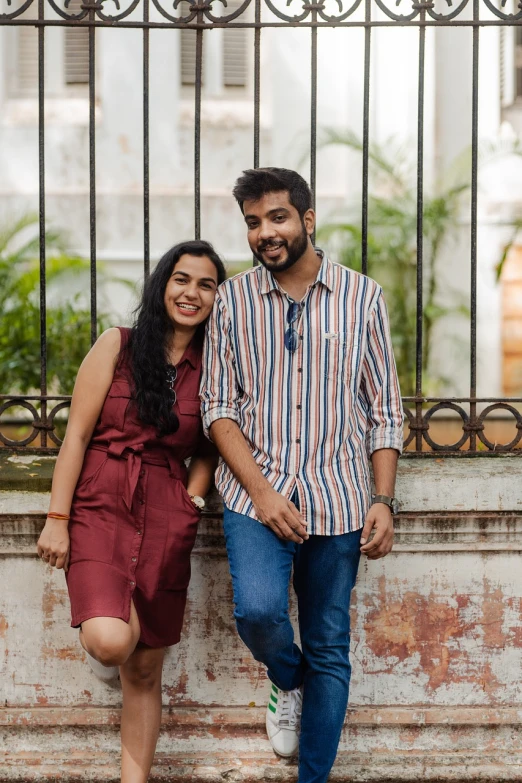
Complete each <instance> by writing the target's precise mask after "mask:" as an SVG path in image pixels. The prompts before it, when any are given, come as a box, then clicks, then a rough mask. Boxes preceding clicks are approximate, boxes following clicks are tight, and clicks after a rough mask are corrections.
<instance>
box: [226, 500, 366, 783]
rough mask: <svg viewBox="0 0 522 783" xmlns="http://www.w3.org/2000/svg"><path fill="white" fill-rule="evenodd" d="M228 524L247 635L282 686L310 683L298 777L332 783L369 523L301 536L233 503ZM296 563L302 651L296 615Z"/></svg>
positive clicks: (238, 606)
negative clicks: (292, 614)
mask: <svg viewBox="0 0 522 783" xmlns="http://www.w3.org/2000/svg"><path fill="white" fill-rule="evenodd" d="M224 529H225V540H226V545H227V551H228V558H229V563H230V573H231V575H232V585H233V589H234V603H235V611H234V617H235V619H236V624H237V630H238V633H239V636H240V637H241V639H242V640H243V642H244V643H245V644H246V646H247V647H248V648H249V650H250V651H251V653H252V655H253V656H254V658H255V659H256V661H260V662H261V663H264V664H265V666H266V667H267V669H268V676H269V677H270V679H271V680H272V682H273V683H275V685H277V687H278V688H281V689H282V690H285V691H289V690H292V689H293V688H298V687H299V686H300V685H303V686H304V687H303V713H302V718H301V737H300V741H299V778H298V783H325V781H326V780H327V779H328V775H329V773H330V770H331V768H332V765H333V763H334V761H335V756H336V754H337V748H338V745H339V740H340V737H341V730H342V727H343V722H344V718H345V715H346V707H347V705H348V690H349V685H350V674H351V667H350V662H349V647H350V615H349V608H350V594H351V591H352V588H353V586H354V584H355V579H356V576H357V567H358V565H359V556H360V553H359V546H360V543H359V541H360V537H361V530H358V531H356V532H354V533H346V534H344V535H339V536H310V538H309V539H308V541H305V542H304V543H303V544H295V543H293V542H292V541H282V540H281V539H280V538H278V537H277V536H276V535H275V533H273V532H272V530H270V528H268V527H265V526H263V525H262V524H261V523H260V522H257V521H256V520H255V519H250V517H247V516H244V515H243V514H236V513H235V512H234V511H230V509H228V508H225V517H224ZM292 566H293V568H294V577H293V584H294V590H295V592H296V594H297V600H298V609H299V630H300V634H301V644H302V648H303V650H302V652H301V650H300V649H299V647H298V646H297V645H296V644H295V643H294V632H293V628H292V625H291V623H290V619H289V616H288V585H289V582H290V577H291V573H292Z"/></svg>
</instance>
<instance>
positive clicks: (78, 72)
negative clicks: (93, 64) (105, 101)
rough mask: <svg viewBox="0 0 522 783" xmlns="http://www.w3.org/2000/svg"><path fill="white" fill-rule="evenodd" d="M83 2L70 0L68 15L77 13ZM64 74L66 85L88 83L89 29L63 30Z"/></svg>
mask: <svg viewBox="0 0 522 783" xmlns="http://www.w3.org/2000/svg"><path fill="white" fill-rule="evenodd" d="M82 2H83V0H71V2H70V3H69V6H68V10H69V13H78V12H79V11H80V10H81V5H82ZM64 74H65V83H66V84H88V83H89V29H88V28H87V27H68V28H66V30H65V49H64Z"/></svg>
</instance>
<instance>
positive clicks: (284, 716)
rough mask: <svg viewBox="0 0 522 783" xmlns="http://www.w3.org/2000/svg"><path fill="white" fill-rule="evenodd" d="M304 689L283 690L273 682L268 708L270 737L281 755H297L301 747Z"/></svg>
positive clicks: (267, 721) (276, 750)
mask: <svg viewBox="0 0 522 783" xmlns="http://www.w3.org/2000/svg"><path fill="white" fill-rule="evenodd" d="M302 703H303V689H302V688H295V690H293V691H282V690H280V689H279V688H277V687H276V686H275V685H274V684H272V690H271V691H270V698H269V700H268V706H267V708H266V731H267V734H268V739H269V740H270V743H271V745H272V747H273V749H274V750H275V752H276V753H277V754H278V755H279V756H284V757H285V758H289V757H290V756H295V755H296V753H297V749H298V747H299V729H300V728H301V707H302Z"/></svg>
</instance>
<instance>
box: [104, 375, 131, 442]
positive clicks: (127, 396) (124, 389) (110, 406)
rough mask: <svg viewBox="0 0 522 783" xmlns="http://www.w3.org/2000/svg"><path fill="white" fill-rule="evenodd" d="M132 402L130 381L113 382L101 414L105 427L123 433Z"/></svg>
mask: <svg viewBox="0 0 522 783" xmlns="http://www.w3.org/2000/svg"><path fill="white" fill-rule="evenodd" d="M131 400H132V392H131V388H130V384H129V382H128V381H125V380H122V379H119V380H116V381H113V382H112V384H111V388H110V389H109V391H108V393H107V397H106V398H105V403H104V405H103V409H102V414H101V423H102V425H103V427H107V428H111V427H114V428H115V429H117V430H119V431H120V432H123V430H124V427H125V415H126V413H127V409H128V407H129V404H130V402H131Z"/></svg>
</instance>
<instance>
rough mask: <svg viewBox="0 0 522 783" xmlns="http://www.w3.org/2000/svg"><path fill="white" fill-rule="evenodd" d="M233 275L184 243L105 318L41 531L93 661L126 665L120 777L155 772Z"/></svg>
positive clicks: (83, 371)
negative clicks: (214, 320)
mask: <svg viewBox="0 0 522 783" xmlns="http://www.w3.org/2000/svg"><path fill="white" fill-rule="evenodd" d="M224 278H225V269H224V267H223V264H222V262H221V260H220V258H219V257H218V256H217V254H216V253H215V252H214V250H213V248H212V246H211V245H210V244H208V243H207V242H184V243H182V244H179V245H176V247H173V248H172V249H171V250H169V251H168V252H167V253H166V254H165V255H164V256H163V258H162V259H161V261H160V262H159V264H158V265H157V267H156V268H155V270H154V272H153V273H152V274H151V276H150V277H149V279H148V280H147V282H146V283H145V286H144V291H143V297H142V301H141V304H140V306H139V307H138V310H137V318H136V322H135V325H134V327H133V328H132V329H124V328H121V327H118V328H113V329H108V330H107V331H106V332H104V333H103V334H102V335H101V337H100V338H99V339H98V341H97V342H96V344H95V345H94V346H93V348H92V349H91V351H90V352H89V353H88V355H87V356H86V358H85V359H84V361H83V363H82V365H81V367H80V370H79V372H78V377H77V379H76V384H75V388H74V393H73V397H72V402H71V411H70V417H69V423H68V426H67V436H66V438H65V439H64V442H63V445H62V448H61V450H60V454H59V456H58V459H57V462H56V468H55V472H54V477H53V486H52V492H51V503H50V511H49V514H48V517H47V521H46V524H45V527H44V529H43V531H42V534H41V536H40V539H39V541H38V553H39V555H40V556H41V557H42V558H43V559H44V560H45V561H47V562H48V563H49V564H50V565H51V566H55V567H56V568H64V570H65V572H66V574H67V586H68V589H69V596H70V601H71V612H72V623H71V624H72V626H73V627H79V628H80V643H81V645H82V646H83V648H84V649H85V650H86V652H87V653H88V655H89V656H92V658H93V659H95V660H94V661H93V664H94V665H93V668H94V669H95V671H96V669H98V670H99V671H100V672H101V676H102V678H103V679H109V672H108V671H107V669H106V668H104V667H114V666H119V673H120V679H121V684H122V689H123V711H122V718H121V740H122V773H121V780H122V783H141V782H142V781H146V780H147V778H148V774H149V771H150V768H151V765H152V760H153V757H154V752H155V748H156V742H157V738H158V733H159V726H160V719H161V672H162V666H163V657H164V648H165V647H166V646H169V645H172V644H176V643H177V642H178V641H179V637H180V630H181V624H182V620H183V612H184V608H185V601H186V591H187V586H188V582H189V577H190V562H189V558H190V552H191V550H192V547H193V544H194V540H195V537H196V528H197V524H198V520H199V516H200V509H201V506H204V501H203V500H202V498H203V497H204V496H205V494H206V493H207V492H208V489H209V487H210V484H211V481H212V475H213V471H214V468H215V463H216V457H215V452H214V450H213V447H212V446H211V445H210V444H209V443H208V441H206V440H205V438H204V436H203V434H202V427H201V419H200V409H199V397H198V389H199V381H200V375H201V348H202V336H203V330H204V324H205V321H206V320H207V318H208V316H209V314H210V311H211V309H212V305H213V302H214V296H215V293H216V289H217V286H218V285H219V283H221V282H222V281H223V280H224ZM189 457H191V461H190V467H189V468H188V471H187V468H186V466H185V460H187V458H189ZM91 660H92V659H91ZM116 672H117V670H116ZM104 674H105V675H106V676H103V675H104Z"/></svg>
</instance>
